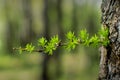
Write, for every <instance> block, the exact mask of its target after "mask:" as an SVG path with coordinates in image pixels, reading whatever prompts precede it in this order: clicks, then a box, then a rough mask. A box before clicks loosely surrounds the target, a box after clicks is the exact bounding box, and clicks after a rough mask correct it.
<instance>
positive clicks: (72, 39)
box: [65, 31, 78, 50]
mask: <svg viewBox="0 0 120 80" xmlns="http://www.w3.org/2000/svg"><path fill="white" fill-rule="evenodd" d="M66 37H67V44H66V46H65V47H66V48H67V49H69V50H71V49H74V48H75V47H76V45H77V44H78V39H77V37H76V36H75V34H74V32H71V31H70V32H68V33H67V34H66Z"/></svg>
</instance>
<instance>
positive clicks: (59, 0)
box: [0, 0, 101, 80]
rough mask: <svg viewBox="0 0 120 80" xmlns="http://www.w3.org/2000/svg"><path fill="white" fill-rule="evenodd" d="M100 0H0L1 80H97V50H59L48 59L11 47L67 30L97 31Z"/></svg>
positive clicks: (83, 48) (38, 54) (34, 41)
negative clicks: (14, 49)
mask: <svg viewBox="0 0 120 80" xmlns="http://www.w3.org/2000/svg"><path fill="white" fill-rule="evenodd" d="M100 3H101V0H0V80H96V79H97V76H98V70H99V51H98V48H89V47H83V46H82V45H80V46H78V47H77V48H76V49H75V50H74V51H71V52H69V51H67V50H64V49H62V48H60V49H58V50H57V51H55V52H54V55H52V56H48V55H46V54H42V53H36V52H34V53H28V52H23V53H22V54H19V52H18V51H13V50H12V48H14V47H19V46H22V47H24V46H25V45H26V44H27V43H30V42H33V44H34V45H37V40H38V39H39V38H40V37H42V36H44V37H46V38H47V39H49V38H50V36H52V35H55V34H58V35H59V36H60V38H61V39H63V40H64V35H65V34H66V33H67V32H68V31H74V32H75V34H78V33H79V31H80V30H81V29H85V28H86V29H87V30H88V32H89V33H90V35H92V34H94V33H96V32H97V31H98V30H99V29H100V14H101V13H100Z"/></svg>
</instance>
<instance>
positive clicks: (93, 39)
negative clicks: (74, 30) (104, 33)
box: [89, 34, 100, 47]
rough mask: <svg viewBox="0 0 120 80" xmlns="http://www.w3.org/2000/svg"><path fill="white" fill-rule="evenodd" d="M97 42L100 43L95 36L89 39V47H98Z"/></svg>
mask: <svg viewBox="0 0 120 80" xmlns="http://www.w3.org/2000/svg"><path fill="white" fill-rule="evenodd" d="M99 42H100V39H99V37H98V36H97V35H96V34H95V35H94V36H93V37H91V38H90V40H89V43H90V45H92V46H94V47H96V46H98V45H99Z"/></svg>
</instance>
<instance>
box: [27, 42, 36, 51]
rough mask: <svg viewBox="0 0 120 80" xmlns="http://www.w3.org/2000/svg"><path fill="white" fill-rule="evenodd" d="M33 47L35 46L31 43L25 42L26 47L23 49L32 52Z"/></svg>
mask: <svg viewBox="0 0 120 80" xmlns="http://www.w3.org/2000/svg"><path fill="white" fill-rule="evenodd" d="M34 49H35V46H33V45H32V43H31V44H27V45H26V47H25V50H26V51H28V52H30V53H31V52H32V51H33V50H34Z"/></svg>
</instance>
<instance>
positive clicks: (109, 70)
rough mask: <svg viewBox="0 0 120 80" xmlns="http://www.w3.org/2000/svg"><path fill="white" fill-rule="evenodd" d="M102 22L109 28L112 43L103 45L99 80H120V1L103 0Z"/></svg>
mask: <svg viewBox="0 0 120 80" xmlns="http://www.w3.org/2000/svg"><path fill="white" fill-rule="evenodd" d="M101 11H102V24H103V25H104V27H108V29H109V36H108V37H109V40H110V44H109V46H108V47H103V46H102V47H101V48H100V52H101V60H100V71H99V80H120V1H119V0H102V5H101Z"/></svg>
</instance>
